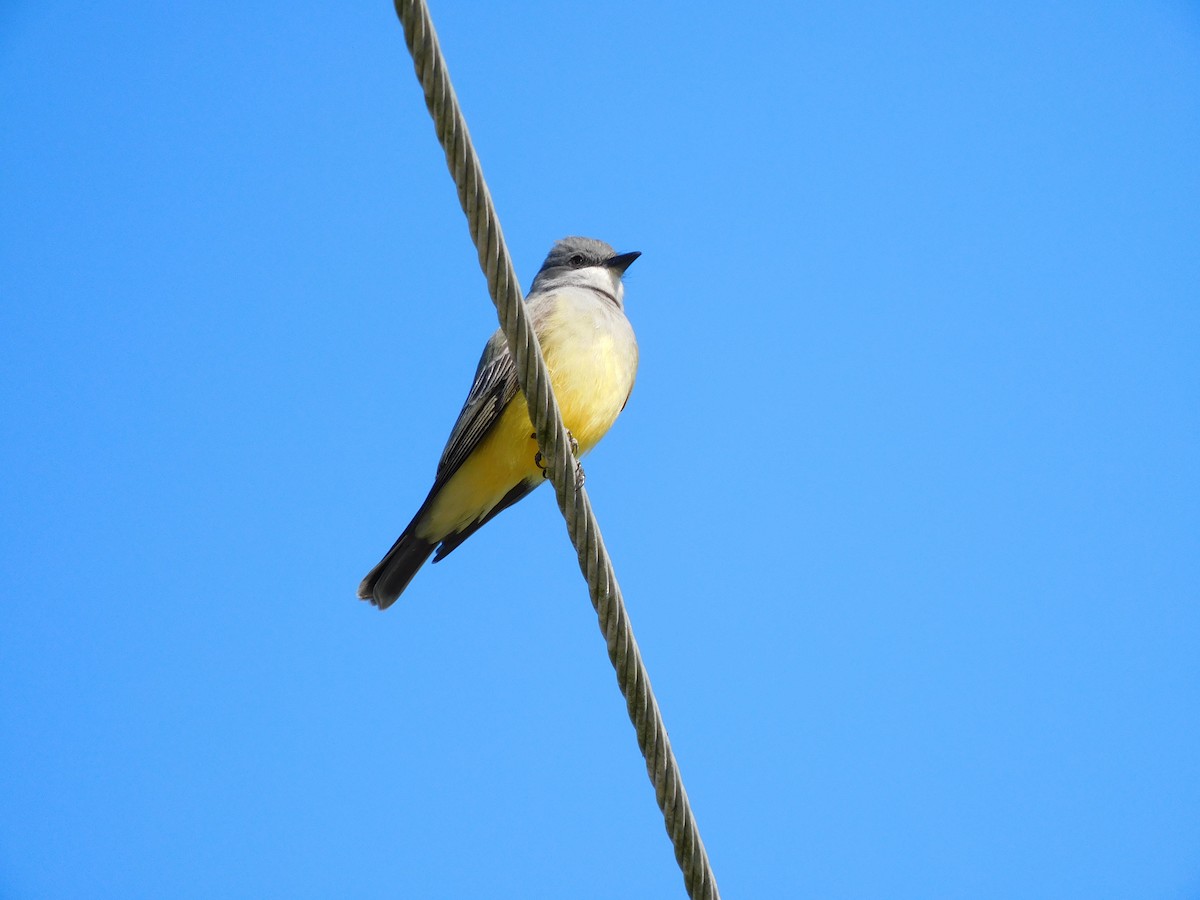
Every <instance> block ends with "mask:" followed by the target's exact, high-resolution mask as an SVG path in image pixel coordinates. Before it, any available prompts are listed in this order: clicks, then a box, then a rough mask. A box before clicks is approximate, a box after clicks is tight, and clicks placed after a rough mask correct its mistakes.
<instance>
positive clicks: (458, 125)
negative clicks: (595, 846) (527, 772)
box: [394, 0, 720, 900]
mask: <svg viewBox="0 0 1200 900" xmlns="http://www.w3.org/2000/svg"><path fill="white" fill-rule="evenodd" d="M394 3H395V7H396V14H397V16H399V18H400V22H401V24H402V25H403V26H404V38H405V41H406V42H407V44H408V50H409V52H410V53H411V54H412V58H413V65H414V66H415V68H416V72H417V78H418V80H419V81H420V82H421V87H422V89H423V90H424V92H425V105H426V106H427V107H428V108H429V113H430V115H431V116H432V117H433V123H434V129H435V131H436V132H437V137H438V141H439V142H440V143H441V145H442V148H443V150H445V153H446V164H447V165H448V166H449V167H450V173H451V175H453V177H454V184H455V186H456V187H457V188H458V199H459V202H460V203H461V204H462V208H463V212H464V213H466V216H467V224H468V226H469V228H470V231H471V239H472V240H473V241H474V242H475V248H476V250H477V252H478V254H479V265H480V267H481V268H482V269H483V273H484V275H485V276H487V283H488V291H489V292H490V293H491V296H492V301H493V302H494V303H495V304H496V310H497V312H498V313H499V317H500V327H501V328H502V329H503V331H504V336H505V337H506V338H507V340H508V346H509V349H510V351H511V352H512V354H513V359H514V360H515V362H516V370H517V381H518V383H519V384H520V387H521V393H522V394H523V395H524V396H525V397H526V398H527V403H528V406H529V412H530V418H531V419H532V421H533V425H534V429H535V431H536V432H537V442H538V447H539V448H540V449H541V452H542V457H543V459H545V460H547V462H548V469H547V470H548V472H549V473H550V475H549V477H550V480H551V482H552V483H553V485H554V492H555V495H556V497H557V499H558V508H559V509H560V510H561V511H562V514H563V518H564V519H565V520H566V523H567V531H568V533H569V534H570V537H571V542H572V543H573V544H574V545H575V550H576V552H577V553H578V556H579V568H580V570H581V571H582V572H583V575H584V577H585V578H586V579H587V584H588V592H589V593H590V595H591V598H592V606H594V607H595V609H596V615H597V617H598V619H599V622H600V630H601V631H602V632H603V633H604V637H605V641H606V642H607V645H608V658H609V660H610V661H611V662H612V665H613V668H614V669H615V670H616V674H617V683H618V685H620V688H621V693H622V694H623V695H624V696H625V703H626V706H627V708H628V710H629V718H630V720H631V721H632V722H633V725H634V728H635V729H636V730H637V740H638V746H639V747H640V748H641V750H642V755H643V756H644V757H645V759H646V771H647V773H648V774H649V776H650V781H651V782H652V783H653V784H654V792H655V798H656V799H657V801H658V806H659V808H660V809H661V810H662V814H663V819H664V821H665V824H666V828H667V833H668V834H669V835H670V837H671V842H672V844H673V845H674V847H675V859H676V861H677V862H678V863H679V867H680V869H681V870H682V871H683V878H684V884H685V886H686V887H687V892H688V896H689V897H691V898H693V900H700V898H703V900H719V898H720V893H719V892H718V890H717V883H716V879H715V878H714V876H713V872H712V867H711V865H710V864H709V861H708V854H707V853H706V852H705V850H704V843H703V841H701V839H700V831H699V828H698V827H697V825H696V819H695V817H694V816H693V815H692V808H691V805H690V804H689V803H688V798H687V792H686V791H685V790H684V787H683V779H682V778H681V777H680V774H679V767H678V765H677V764H676V762H675V755H674V754H673V753H672V752H671V742H670V740H669V739H668V737H667V729H666V726H665V725H664V724H663V720H662V715H661V714H660V713H659V709H658V702H657V701H656V700H655V699H654V692H653V690H652V689H651V687H650V678H649V676H648V675H647V673H646V667H645V665H644V664H643V663H642V657H641V653H640V652H639V651H638V646H637V641H636V640H635V639H634V636H633V629H632V627H631V626H630V624H629V616H628V614H627V613H626V611H625V602H624V600H623V599H622V598H621V589H620V587H619V586H618V585H617V576H616V573H615V572H614V571H613V566H612V561H611V560H610V559H609V556H608V551H607V550H605V548H604V540H603V538H602V537H601V535H600V526H599V524H598V523H597V522H596V517H595V515H594V514H593V512H592V505H591V502H590V501H589V500H588V496H587V492H586V491H585V490H584V489H583V484H582V479H581V478H580V477H579V472H580V470H579V464H578V461H577V460H576V459H575V455H574V453H572V451H571V447H570V441H569V438H568V435H567V431H566V428H565V427H564V426H563V421H562V414H561V413H560V412H559V409H558V403H557V402H556V401H555V399H554V393H553V390H552V388H551V386H550V374H549V371H548V370H547V368H546V361H545V359H544V358H543V357H542V350H541V347H540V346H539V344H538V340H537V335H536V334H534V331H533V326H532V325H531V324H530V322H529V317H528V315H527V314H526V311H525V303H524V300H523V298H522V294H521V288H520V285H519V284H518V282H517V276H516V271H515V270H514V268H513V264H512V258H511V257H510V256H509V253H508V247H507V245H506V244H505V242H504V235H503V233H502V232H501V231H500V223H499V221H498V219H497V216H496V210H495V206H494V204H493V203H492V197H491V194H490V193H489V192H488V189H487V184H486V183H485V182H484V180H483V170H482V168H481V167H480V164H479V159H478V157H477V156H476V155H475V148H474V147H473V146H472V144H471V138H470V135H469V134H468V133H467V125H466V121H465V120H464V118H463V115H462V110H461V109H460V108H459V105H458V98H457V97H456V96H455V94H454V88H453V87H452V86H451V84H450V74H449V72H448V71H447V69H446V64H445V60H444V59H443V57H442V51H441V48H440V47H439V45H438V40H437V34H436V33H435V32H434V29H433V22H432V20H431V19H430V16H429V9H428V7H427V6H426V5H425V2H424V0H394Z"/></svg>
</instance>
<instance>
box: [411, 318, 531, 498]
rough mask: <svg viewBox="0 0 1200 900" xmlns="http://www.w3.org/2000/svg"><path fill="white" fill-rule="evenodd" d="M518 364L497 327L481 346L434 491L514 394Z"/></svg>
mask: <svg viewBox="0 0 1200 900" xmlns="http://www.w3.org/2000/svg"><path fill="white" fill-rule="evenodd" d="M517 390H518V388H517V367H516V364H515V363H514V362H513V358H512V354H510V353H509V352H508V342H507V341H505V339H504V334H503V333H502V332H500V331H497V332H496V333H495V334H493V335H492V336H491V338H490V339H489V340H488V342H487V346H486V347H484V348H483V356H482V357H480V359H479V367H478V368H477V369H476V370H475V381H474V383H473V384H472V385H471V391H470V393H468V394H467V402H466V403H464V404H463V408H462V412H460V413H459V414H458V421H457V422H455V423H454V429H453V430H452V431H451V432H450V439H449V440H448V441H446V449H445V450H443V451H442V458H441V460H439V461H438V467H437V477H436V478H435V480H434V486H433V492H431V496H432V493H436V491H437V489H438V488H440V487H441V486H442V485H444V484H445V483H446V482H447V481H449V480H450V479H451V477H453V475H454V473H455V472H457V471H458V470H459V468H460V467H461V466H462V464H463V463H464V462H466V460H467V457H468V456H470V455H471V453H472V452H473V451H474V450H475V448H476V447H478V446H479V443H480V441H482V440H483V439H484V437H485V436H486V435H487V433H488V432H489V431H491V429H492V426H493V425H495V424H496V420H497V419H499V418H500V414H501V413H502V412H504V408H505V407H506V406H508V403H509V401H510V400H512V398H513V397H515V396H516V395H517Z"/></svg>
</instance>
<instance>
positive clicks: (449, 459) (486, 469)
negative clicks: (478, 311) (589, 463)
mask: <svg viewBox="0 0 1200 900" xmlns="http://www.w3.org/2000/svg"><path fill="white" fill-rule="evenodd" d="M640 255H641V254H640V253H620V254H618V253H615V252H614V251H613V248H612V247H610V246H609V245H608V244H606V243H604V242H603V241H597V240H593V239H591V238H582V237H569V238H564V239H563V240H561V241H558V242H557V243H556V244H555V245H554V247H553V248H551V250H550V254H549V255H548V256H547V257H546V261H545V262H544V263H542V268H541V270H540V271H539V272H538V273H537V277H535V278H534V279H533V286H532V287H531V288H530V289H529V296H528V297H527V298H526V300H527V302H528V304H529V306H528V309H529V317H530V320H531V321H532V323H533V328H534V330H535V331H536V332H537V336H538V341H539V342H540V343H541V346H542V353H543V354H544V355H545V357H546V366H547V367H548V368H549V369H550V381H551V383H552V384H553V385H554V394H555V396H556V397H557V398H558V404H559V407H560V409H561V410H562V417H563V423H564V424H565V425H566V427H567V430H568V431H569V432H571V436H572V437H573V438H574V439H575V441H576V442H577V443H578V445H579V454H580V455H581V456H582V455H583V454H584V453H587V452H588V451H589V450H591V449H592V447H594V446H595V445H596V443H597V442H598V441H599V440H600V438H602V437H604V434H605V432H607V431H608V429H609V428H610V427H612V424H613V422H615V421H616V418H617V416H618V415H619V414H620V412H621V410H622V409H624V408H625V403H626V401H627V400H628V399H629V392H630V391H632V390H633V379H634V376H635V375H636V374H637V364H638V349H637V341H636V340H635V339H634V336H633V328H632V327H631V326H630V324H629V320H628V319H627V318H625V305H624V297H625V288H624V286H623V285H622V284H621V276H622V275H624V274H625V270H626V269H627V268H629V265H630V264H631V263H632V262H633V261H634V260H635V259H637V258H638V257H639V256H640ZM539 462H540V460H539V459H538V446H537V441H536V440H535V438H534V433H533V425H532V423H531V422H530V420H529V411H528V408H527V407H526V405H525V401H524V398H523V396H522V395H521V392H520V390H519V388H518V387H517V375H516V366H515V364H514V363H513V359H512V356H511V355H510V354H509V352H508V343H507V342H506V341H505V339H504V334H503V333H502V332H500V331H497V332H496V333H495V334H493V335H492V337H491V339H490V340H489V341H488V342H487V346H486V347H484V349H483V357H482V358H481V359H480V360H479V368H478V369H476V370H475V382H474V384H472V385H471V392H470V393H469V394H468V395H467V402H466V403H464V404H463V408H462V412H460V413H459V414H458V421H457V422H455V423H454V429H453V431H451V432H450V440H449V441H447V442H446V449H445V450H443V451H442V458H441V460H440V461H439V462H438V467H437V476H436V477H435V478H434V480H433V487H432V488H431V489H430V491H429V496H428V497H426V498H425V502H424V503H422V504H421V508H420V509H419V510H417V514H416V515H415V516H413V520H412V521H411V522H409V523H408V527H407V528H405V529H404V533H403V534H401V535H400V537H399V538H398V539H397V540H396V543H395V544H393V545H392V549H391V550H389V551H388V552H387V556H385V557H384V558H383V559H382V560H381V561H380V563H379V565H377V566H376V567H375V568H374V569H372V570H371V572H370V574H368V575H367V577H366V578H364V579H363V580H362V584H360V585H359V586H358V596H359V597H361V598H362V599H364V600H370V601H371V602H372V603H373V604H375V605H376V606H378V607H379V608H380V609H387V607H389V606H391V605H392V604H393V603H395V602H396V598H397V597H399V596H400V594H401V592H402V591H403V590H404V589H405V588H406V587H408V583H409V582H410V581H412V578H413V576H414V575H416V574H417V570H418V569H419V568H421V566H422V565H424V564H425V560H427V559H429V556H430V554H432V553H433V552H434V550H435V549H436V550H437V555H436V556H434V557H433V561H434V562H437V561H438V560H440V559H442V558H443V557H445V556H446V555H447V554H449V553H450V551H452V550H453V549H454V548H455V547H457V546H458V545H459V544H461V543H462V542H463V541H465V540H466V539H467V538H468V537H470V536H471V535H472V534H474V533H475V531H476V530H478V529H479V528H480V527H481V526H482V525H484V524H485V523H486V522H487V521H488V520H489V519H491V518H492V517H493V516H495V515H496V514H497V513H498V512H500V511H501V510H503V509H506V508H507V507H509V506H512V505H513V504H514V503H516V502H517V501H518V500H520V499H521V498H522V497H524V496H525V495H526V494H528V493H529V492H530V491H532V490H533V489H534V488H535V487H537V486H538V485H539V484H541V483H542V481H543V472H542V467H541V466H540V464H539Z"/></svg>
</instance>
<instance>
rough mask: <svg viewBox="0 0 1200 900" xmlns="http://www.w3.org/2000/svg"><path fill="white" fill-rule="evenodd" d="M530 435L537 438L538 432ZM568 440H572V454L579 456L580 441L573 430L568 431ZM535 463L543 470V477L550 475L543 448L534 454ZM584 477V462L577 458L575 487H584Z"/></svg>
mask: <svg viewBox="0 0 1200 900" xmlns="http://www.w3.org/2000/svg"><path fill="white" fill-rule="evenodd" d="M530 437H531V438H533V439H534V440H537V433H536V432H535V433H533V434H531V435H530ZM567 440H568V441H570V442H571V454H572V455H574V456H578V455H579V441H577V440H575V435H573V434H571V432H569V431H568V432H567ZM533 464H534V465H535V466H537V467H538V468H539V469H541V470H542V477H543V478H549V477H550V466H549V464H548V463H547V462H546V457H544V456H543V455H542V451H541V450H538V451H537V452H536V453H534V454H533ZM584 478H585V476H584V474H583V463H581V462H580V461H579V460H578V459H576V460H575V487H576V489H578V488H581V487H583V482H584Z"/></svg>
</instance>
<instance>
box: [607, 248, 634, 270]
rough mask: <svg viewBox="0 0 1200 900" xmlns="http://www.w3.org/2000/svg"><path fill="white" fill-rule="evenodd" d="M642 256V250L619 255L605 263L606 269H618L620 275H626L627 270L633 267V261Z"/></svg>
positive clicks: (611, 257)
mask: <svg viewBox="0 0 1200 900" xmlns="http://www.w3.org/2000/svg"><path fill="white" fill-rule="evenodd" d="M641 255H642V251H641V250H634V251H633V252H632V253H618V254H617V255H616V256H610V257H609V258H608V259H607V260H606V261H605V263H604V268H606V269H616V270H617V274H618V275H624V274H625V270H626V269H628V268H629V267H630V266H631V265H633V261H634V260H635V259H637V258H638V257H639V256H641Z"/></svg>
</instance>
